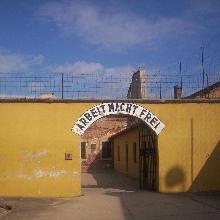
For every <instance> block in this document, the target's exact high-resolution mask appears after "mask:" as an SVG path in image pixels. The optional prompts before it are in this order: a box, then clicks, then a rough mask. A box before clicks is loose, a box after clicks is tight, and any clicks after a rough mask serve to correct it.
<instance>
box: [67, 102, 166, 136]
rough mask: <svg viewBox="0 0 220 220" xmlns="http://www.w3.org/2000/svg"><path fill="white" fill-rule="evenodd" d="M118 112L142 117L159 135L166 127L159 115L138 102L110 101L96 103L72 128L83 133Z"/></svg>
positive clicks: (78, 132)
mask: <svg viewBox="0 0 220 220" xmlns="http://www.w3.org/2000/svg"><path fill="white" fill-rule="evenodd" d="M116 114H125V115H131V116H134V117H137V118H139V119H141V120H142V121H144V122H145V123H146V124H147V125H148V126H150V127H151V128H152V130H154V131H155V133H156V134H157V135H159V134H160V132H161V131H162V129H163V128H164V127H165V125H164V123H163V122H162V121H161V120H160V119H159V118H158V117H157V116H155V115H154V114H153V113H152V112H151V111H149V110H148V109H145V108H143V107H142V106H140V105H138V104H135V103H126V102H109V103H102V104H99V105H96V106H94V107H92V108H90V109H89V110H87V111H86V112H85V113H83V115H82V116H81V117H80V118H79V119H78V120H77V122H76V123H75V124H74V126H73V127H72V129H71V130H72V131H73V132H75V133H76V134H78V135H82V134H83V133H84V132H85V130H86V129H87V128H88V127H89V126H90V125H91V124H92V123H93V122H95V121H96V120H98V119H100V118H102V117H105V116H107V115H116Z"/></svg>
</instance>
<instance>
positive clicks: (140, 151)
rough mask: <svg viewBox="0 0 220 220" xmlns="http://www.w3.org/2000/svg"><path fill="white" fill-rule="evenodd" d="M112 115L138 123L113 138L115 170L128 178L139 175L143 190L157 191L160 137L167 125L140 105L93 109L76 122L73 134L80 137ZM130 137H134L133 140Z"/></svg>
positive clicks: (110, 104)
mask: <svg viewBox="0 0 220 220" xmlns="http://www.w3.org/2000/svg"><path fill="white" fill-rule="evenodd" d="M109 115H127V116H132V118H136V119H137V120H136V122H135V123H134V124H133V125H132V126H128V127H127V128H126V129H124V130H123V131H119V132H118V133H116V134H115V135H113V136H112V137H111V140H110V141H111V144H112V146H113V148H114V150H113V152H114V155H113V158H114V166H115V168H116V170H117V169H118V171H122V172H125V173H127V174H131V173H130V172H133V173H134V172H135V171H137V175H138V178H139V187H140V189H149V190H156V189H157V163H158V157H157V155H158V154H157V143H158V142H157V138H158V137H157V135H158V134H159V133H160V132H161V130H162V129H163V128H164V127H165V125H164V124H163V123H162V122H161V121H160V120H159V119H158V117H156V116H155V115H154V114H153V113H152V112H150V111H149V110H148V109H145V108H143V107H142V106H140V105H137V104H134V103H121V102H120V103H118V102H115V103H103V104H100V105H97V106H94V107H93V108H90V109H89V110H88V111H86V112H85V113H84V114H83V115H82V116H81V117H80V118H79V119H78V120H77V122H76V123H75V124H74V126H73V128H72V130H73V131H74V132H75V133H77V134H79V135H83V134H84V132H85V131H86V130H87V128H89V127H92V124H93V123H94V122H96V121H97V120H99V119H101V118H103V117H105V116H107V117H108V116H109ZM94 124H95V123H94ZM129 132H130V133H129ZM131 132H133V133H134V134H132V133H131ZM129 135H133V140H132V139H131V137H129ZM119 140H120V141H119ZM118 143H120V144H118ZM119 145H121V146H119ZM93 147H94V144H93V146H92V147H91V150H92V151H94V148H93ZM82 149H85V146H82ZM120 152H121V153H120ZM119 153H120V154H122V155H123V156H122V159H120V155H119ZM131 153H132V154H133V156H132V155H131ZM132 157H133V161H132V159H131V158H132ZM134 157H135V158H137V157H138V161H135V162H134V160H137V159H134ZM135 163H136V164H135ZM132 166H134V167H132ZM135 167H137V169H136V168H135ZM135 169H136V170H135ZM134 170H135V171H134Z"/></svg>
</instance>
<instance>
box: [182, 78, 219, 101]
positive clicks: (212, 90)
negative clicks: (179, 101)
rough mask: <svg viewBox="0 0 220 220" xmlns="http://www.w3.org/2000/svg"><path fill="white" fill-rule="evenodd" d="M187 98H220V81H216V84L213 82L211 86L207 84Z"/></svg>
mask: <svg viewBox="0 0 220 220" xmlns="http://www.w3.org/2000/svg"><path fill="white" fill-rule="evenodd" d="M185 98H187V99H196V98H200V99H219V98H220V81H218V82H216V83H215V84H212V85H210V86H207V87H206V88H204V89H202V90H200V91H198V92H195V93H193V94H191V95H189V96H187V97H185Z"/></svg>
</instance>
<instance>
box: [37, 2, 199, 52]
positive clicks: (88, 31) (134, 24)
mask: <svg viewBox="0 0 220 220" xmlns="http://www.w3.org/2000/svg"><path fill="white" fill-rule="evenodd" d="M38 15H40V16H42V17H46V18H49V19H50V20H51V21H53V22H54V23H55V24H56V25H57V26H58V27H59V28H60V30H61V31H62V32H63V33H65V34H68V35H74V36H76V35H78V36H80V37H81V38H84V39H85V40H87V41H88V42H90V43H92V44H95V45H99V46H101V47H104V48H111V49H118V50H121V49H124V48H128V47H131V46H134V45H141V44H142V45H143V44H145V45H148V46H152V44H154V43H155V41H156V40H158V39H162V40H164V37H168V36H169V35H170V36H171V35H173V34H174V33H179V34H180V36H182V35H183V34H191V33H194V32H195V31H196V30H195V27H194V25H192V24H191V23H189V22H186V21H183V20H180V19H177V18H160V19H157V20H152V19H147V18H143V17H139V16H138V15H135V14H133V13H130V12H126V13H125V12H123V13H122V12H112V11H111V12H109V11H107V10H105V9H99V8H98V7H97V6H94V5H91V4H89V3H83V2H82V1H65V2H62V3H58V2H50V3H47V4H45V5H44V6H42V8H41V9H40V11H39V12H38Z"/></svg>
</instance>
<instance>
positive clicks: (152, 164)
mask: <svg viewBox="0 0 220 220" xmlns="http://www.w3.org/2000/svg"><path fill="white" fill-rule="evenodd" d="M138 130H139V186H140V189H147V190H156V181H157V178H156V177H157V176H156V174H157V171H156V169H157V136H156V134H155V133H154V132H153V131H152V130H151V129H150V128H149V127H147V126H146V125H145V124H143V123H140V124H139V129H138Z"/></svg>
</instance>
